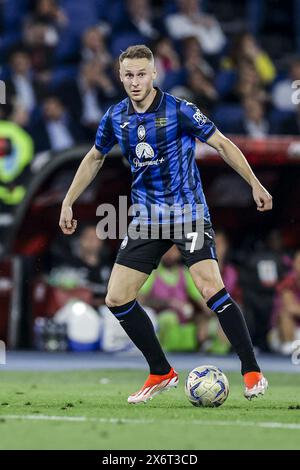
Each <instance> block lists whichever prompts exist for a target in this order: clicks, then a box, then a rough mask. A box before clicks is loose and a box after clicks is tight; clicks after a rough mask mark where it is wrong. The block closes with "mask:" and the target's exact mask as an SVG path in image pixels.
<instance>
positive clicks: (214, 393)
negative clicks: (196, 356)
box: [185, 366, 229, 407]
mask: <svg viewBox="0 0 300 470" xmlns="http://www.w3.org/2000/svg"><path fill="white" fill-rule="evenodd" d="M185 394H186V396H187V398H188V400H189V401H190V402H191V403H192V405H194V406H203V407H216V406H221V405H222V404H223V403H224V401H225V400H226V398H227V397H228V394H229V383H228V379H227V377H226V375H225V374H224V373H223V372H222V371H221V370H220V369H218V367H215V366H200V367H195V369H193V370H192V371H191V372H190V373H189V375H188V376H187V378H186V381H185Z"/></svg>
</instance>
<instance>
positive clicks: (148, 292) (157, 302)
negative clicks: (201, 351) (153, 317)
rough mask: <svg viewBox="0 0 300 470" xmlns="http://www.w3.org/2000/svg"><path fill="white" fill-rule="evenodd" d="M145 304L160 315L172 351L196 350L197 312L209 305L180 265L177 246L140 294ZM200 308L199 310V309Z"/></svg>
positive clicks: (162, 332)
mask: <svg viewBox="0 0 300 470" xmlns="http://www.w3.org/2000/svg"><path fill="white" fill-rule="evenodd" d="M140 294H141V302H142V303H143V304H144V305H146V306H147V307H151V308H153V309H154V310H155V311H156V313H157V315H158V324H159V337H160V341H161V343H162V345H163V347H164V348H165V349H166V350H168V351H178V350H195V349H196V347H197V331H196V324H195V317H194V315H195V312H196V311H197V309H198V310H199V309H202V308H203V304H204V306H205V303H204V302H203V301H202V299H201V295H200V293H199V291H198V289H197V288H196V286H195V285H194V283H193V280H192V278H191V276H190V274H189V271H188V269H187V268H185V267H183V266H182V265H181V264H180V253H179V251H178V249H177V248H176V246H173V247H172V248H170V250H169V251H168V252H167V253H166V254H165V255H164V256H163V258H162V261H161V264H160V265H159V267H158V269H157V270H155V271H153V272H152V274H151V275H150V276H149V278H148V279H147V281H146V282H145V284H144V285H143V287H142V289H141V290H140ZM195 305H196V309H195Z"/></svg>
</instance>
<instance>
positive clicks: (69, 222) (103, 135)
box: [59, 106, 117, 235]
mask: <svg viewBox="0 0 300 470" xmlns="http://www.w3.org/2000/svg"><path fill="white" fill-rule="evenodd" d="M112 110H113V106H111V107H110V108H109V109H108V111H107V112H106V113H105V114H104V116H103V118H102V119H101V122H100V124H99V127H98V130H97V134H96V140H95V145H94V146H93V147H92V148H91V150H90V151H89V152H88V153H87V154H86V156H85V157H84V159H83V160H82V162H81V163H80V166H79V168H78V170H77V172H76V174H75V176H74V179H73V181H72V184H71V186H70V188H69V190H68V192H67V194H66V197H65V198H64V200H63V203H62V208H61V213H60V219H59V226H60V228H61V230H62V231H63V233H64V234H66V235H71V234H72V233H74V232H75V230H76V227H77V220H75V219H73V210H72V206H73V204H74V202H75V201H76V199H77V198H78V197H79V196H80V194H81V193H83V191H84V190H85V189H86V188H87V186H88V185H89V184H90V183H91V182H92V181H93V179H94V178H95V176H96V175H97V173H98V171H99V170H100V168H101V167H102V165H103V162H104V156H105V155H106V154H107V153H108V152H109V151H110V149H111V148H112V147H113V146H114V145H115V144H116V143H117V139H116V136H115V133H114V130H113V125H112Z"/></svg>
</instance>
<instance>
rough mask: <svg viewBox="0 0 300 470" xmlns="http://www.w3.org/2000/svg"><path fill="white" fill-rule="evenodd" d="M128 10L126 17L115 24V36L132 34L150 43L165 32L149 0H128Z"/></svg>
mask: <svg viewBox="0 0 300 470" xmlns="http://www.w3.org/2000/svg"><path fill="white" fill-rule="evenodd" d="M126 10H127V12H126V15H125V17H123V18H122V19H121V20H122V21H121V22H120V23H119V24H117V25H115V33H114V35H115V36H118V35H122V34H131V35H133V36H134V37H135V38H136V40H137V41H140V42H141V43H142V42H145V43H149V42H151V41H154V40H156V39H158V38H159V36H160V35H162V34H164V29H163V25H162V24H161V23H160V21H159V20H157V19H156V18H155V16H154V9H153V8H152V7H151V4H150V2H149V0H127V1H126ZM124 47H126V46H124Z"/></svg>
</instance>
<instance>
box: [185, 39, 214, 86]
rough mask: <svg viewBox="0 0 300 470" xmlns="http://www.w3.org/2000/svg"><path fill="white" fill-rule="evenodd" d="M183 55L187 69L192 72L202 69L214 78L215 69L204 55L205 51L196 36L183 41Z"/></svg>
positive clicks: (205, 74) (206, 75)
mask: <svg viewBox="0 0 300 470" xmlns="http://www.w3.org/2000/svg"><path fill="white" fill-rule="evenodd" d="M182 56H183V61H184V67H185V68H186V70H188V71H190V72H193V71H194V70H201V72H202V73H203V74H204V76H205V77H206V78H210V79H212V78H214V70H213V68H212V67H211V66H210V65H209V63H208V62H207V61H206V60H205V58H204V57H203V51H202V49H201V46H200V44H199V41H198V40H197V38H196V37H195V36H190V37H187V38H185V39H184V40H183V41H182Z"/></svg>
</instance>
